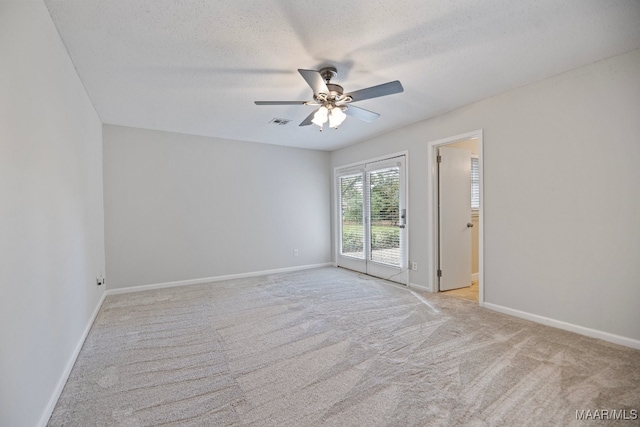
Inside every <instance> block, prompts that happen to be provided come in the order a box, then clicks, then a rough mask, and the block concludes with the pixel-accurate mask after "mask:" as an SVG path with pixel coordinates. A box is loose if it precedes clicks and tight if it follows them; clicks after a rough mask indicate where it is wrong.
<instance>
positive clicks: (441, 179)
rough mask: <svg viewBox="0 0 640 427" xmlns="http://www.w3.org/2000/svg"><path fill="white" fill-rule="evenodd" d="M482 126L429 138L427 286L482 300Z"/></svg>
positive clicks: (437, 290)
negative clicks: (430, 207) (428, 260)
mask: <svg viewBox="0 0 640 427" xmlns="http://www.w3.org/2000/svg"><path fill="white" fill-rule="evenodd" d="M482 143H483V140H482V131H481V130H478V131H474V132H470V133H467V134H462V135H456V136H453V137H450V138H445V139H442V140H438V141H433V142H430V143H429V144H428V145H429V150H428V164H429V165H430V167H431V176H430V178H431V182H432V185H430V186H429V187H428V188H429V192H428V202H429V205H430V206H432V209H430V210H429V213H430V216H431V218H430V219H429V221H428V226H429V227H428V228H429V236H431V242H432V244H431V245H430V248H431V254H430V267H431V271H432V272H433V274H432V275H431V283H430V287H431V290H433V291H434V292H445V291H446V292H448V293H450V294H452V295H454V296H458V297H461V298H465V299H471V300H473V301H477V302H478V304H479V305H481V306H482V305H483V302H484V280H483V279H484V278H483V246H484V245H483V221H482V219H483V206H482V191H481V190H482Z"/></svg>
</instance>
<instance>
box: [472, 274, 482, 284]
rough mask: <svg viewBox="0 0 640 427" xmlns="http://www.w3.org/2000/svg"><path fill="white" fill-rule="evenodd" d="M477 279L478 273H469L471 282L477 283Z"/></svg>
mask: <svg viewBox="0 0 640 427" xmlns="http://www.w3.org/2000/svg"><path fill="white" fill-rule="evenodd" d="M479 277H480V273H471V281H472V282H477V281H478V278H479Z"/></svg>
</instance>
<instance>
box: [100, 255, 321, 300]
mask: <svg viewBox="0 0 640 427" xmlns="http://www.w3.org/2000/svg"><path fill="white" fill-rule="evenodd" d="M332 265H333V264H332V263H330V262H325V263H322V264H310V265H301V266H298V267H286V268H277V269H275V270H263V271H253V272H250V273H240V274H229V275H226V276H214V277H203V278H200V279H189V280H178V281H176V282H164V283H154V284H150V285H139V286H132V287H129V288H118V289H108V290H107V295H117V294H127V293H130V292H140V291H148V290H151V289H163V288H172V287H174V286H186V285H195V284H199V283H211V282H221V281H223V280H231V279H244V278H246V277H255V276H264V275H267V274H277V273H287V272H290V271H299V270H309V269H312V268H320V267H331V266H332Z"/></svg>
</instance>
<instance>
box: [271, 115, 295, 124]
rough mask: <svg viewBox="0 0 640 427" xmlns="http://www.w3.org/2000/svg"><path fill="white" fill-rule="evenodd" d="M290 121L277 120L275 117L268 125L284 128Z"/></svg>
mask: <svg viewBox="0 0 640 427" xmlns="http://www.w3.org/2000/svg"><path fill="white" fill-rule="evenodd" d="M290 121H291V120H289V119H279V118H277V117H276V118H275V119H273V120H271V121H270V122H269V123H272V124H274V125H279V126H284V125H286V124H287V123H289V122H290Z"/></svg>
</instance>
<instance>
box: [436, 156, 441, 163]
mask: <svg viewBox="0 0 640 427" xmlns="http://www.w3.org/2000/svg"><path fill="white" fill-rule="evenodd" d="M436 162H438V163H442V156H441V155H440V154H438V157H436Z"/></svg>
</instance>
